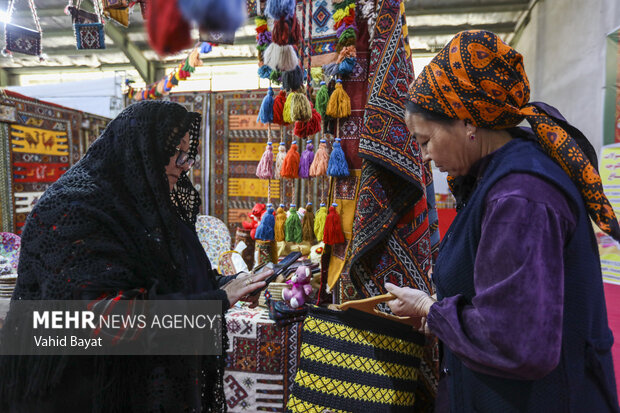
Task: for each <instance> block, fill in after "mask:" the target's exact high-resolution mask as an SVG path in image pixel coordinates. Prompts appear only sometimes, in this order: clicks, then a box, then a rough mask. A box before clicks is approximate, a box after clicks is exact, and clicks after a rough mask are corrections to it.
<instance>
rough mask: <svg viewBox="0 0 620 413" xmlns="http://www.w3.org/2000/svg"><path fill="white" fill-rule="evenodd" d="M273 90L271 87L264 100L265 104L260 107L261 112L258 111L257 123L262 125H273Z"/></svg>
mask: <svg viewBox="0 0 620 413" xmlns="http://www.w3.org/2000/svg"><path fill="white" fill-rule="evenodd" d="M273 103H274V99H273V89H272V88H271V86H270V87H269V90H268V91H267V94H266V95H265V97H264V98H263V102H262V103H261V105H260V110H259V111H258V117H257V119H256V122H261V123H272V122H273Z"/></svg>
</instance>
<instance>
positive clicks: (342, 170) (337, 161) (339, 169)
mask: <svg viewBox="0 0 620 413" xmlns="http://www.w3.org/2000/svg"><path fill="white" fill-rule="evenodd" d="M327 175H329V176H335V177H343V176H349V165H348V164H347V158H346V157H345V156H344V151H343V150H342V146H340V138H336V140H335V141H334V146H333V147H332V154H331V156H330V157H329V163H328V165H327Z"/></svg>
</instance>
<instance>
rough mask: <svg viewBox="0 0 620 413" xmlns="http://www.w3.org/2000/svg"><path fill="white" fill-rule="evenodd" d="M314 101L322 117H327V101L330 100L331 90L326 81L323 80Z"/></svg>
mask: <svg viewBox="0 0 620 413" xmlns="http://www.w3.org/2000/svg"><path fill="white" fill-rule="evenodd" d="M314 102H315V103H314V105H315V107H316V110H317V112H319V113H320V114H321V116H322V117H325V111H326V110H327V102H329V91H328V89H327V84H325V82H324V81H321V87H320V88H319V91H318V92H316V98H315V100H314Z"/></svg>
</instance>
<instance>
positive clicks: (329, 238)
mask: <svg viewBox="0 0 620 413" xmlns="http://www.w3.org/2000/svg"><path fill="white" fill-rule="evenodd" d="M337 206H338V204H335V203H334V204H332V206H330V207H329V212H328V213H327V218H325V230H324V231H323V241H324V242H325V244H326V245H336V244H342V243H343V242H344V232H343V231H342V223H341V222H340V215H338V211H336V207H337Z"/></svg>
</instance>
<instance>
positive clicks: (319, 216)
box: [314, 202, 327, 242]
mask: <svg viewBox="0 0 620 413" xmlns="http://www.w3.org/2000/svg"><path fill="white" fill-rule="evenodd" d="M326 219H327V208H326V207H325V204H324V203H322V202H321V207H320V208H319V210H318V211H316V214H315V215H314V236H315V237H316V240H317V241H318V242H321V241H323V232H324V231H325V221H326Z"/></svg>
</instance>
